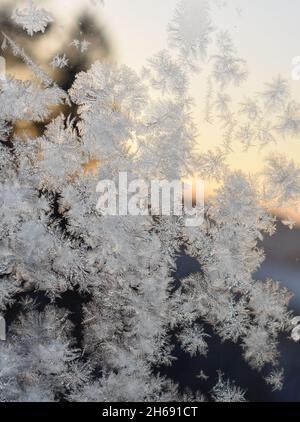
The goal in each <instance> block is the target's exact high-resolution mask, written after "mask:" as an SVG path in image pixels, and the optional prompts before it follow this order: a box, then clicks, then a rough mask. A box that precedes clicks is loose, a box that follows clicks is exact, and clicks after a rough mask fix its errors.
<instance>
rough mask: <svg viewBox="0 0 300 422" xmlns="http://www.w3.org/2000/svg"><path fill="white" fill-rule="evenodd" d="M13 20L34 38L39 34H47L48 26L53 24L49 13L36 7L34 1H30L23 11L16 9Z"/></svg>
mask: <svg viewBox="0 0 300 422" xmlns="http://www.w3.org/2000/svg"><path fill="white" fill-rule="evenodd" d="M12 19H13V20H14V21H15V23H16V24H17V25H19V26H21V27H22V28H23V29H24V30H26V31H27V33H28V34H29V35H30V36H31V37H32V36H33V35H34V34H35V33H37V32H45V29H46V28H47V26H48V24H49V23H51V22H53V19H52V17H51V16H50V15H49V13H48V12H47V11H46V10H45V9H43V8H39V7H37V6H35V4H34V3H33V1H32V0H28V6H27V7H26V8H23V9H18V8H16V9H15V10H14V11H13V14H12Z"/></svg>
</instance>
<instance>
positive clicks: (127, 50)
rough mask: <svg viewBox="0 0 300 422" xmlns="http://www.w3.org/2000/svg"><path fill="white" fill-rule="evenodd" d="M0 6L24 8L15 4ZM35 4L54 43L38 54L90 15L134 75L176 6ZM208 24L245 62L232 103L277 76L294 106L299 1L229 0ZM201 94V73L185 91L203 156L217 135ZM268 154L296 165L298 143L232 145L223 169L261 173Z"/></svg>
mask: <svg viewBox="0 0 300 422" xmlns="http://www.w3.org/2000/svg"><path fill="white" fill-rule="evenodd" d="M0 1H3V2H7V1H8V2H9V3H13V4H24V1H21V0H20V1H13V2H12V1H9V0H0ZM35 1H36V3H37V4H40V5H45V7H47V9H49V10H50V11H51V12H52V14H53V16H54V18H55V22H56V24H57V25H56V29H55V31H56V34H55V35H56V38H55V41H54V42H53V43H52V44H49V41H48V44H47V49H43V48H41V52H42V51H45V52H46V50H47V52H48V53H49V49H50V50H51V49H52V50H53V54H55V53H56V51H55V49H56V43H57V42H61V43H63V39H64V34H66V32H67V29H68V27H74V26H75V27H76V25H78V32H79V31H80V26H79V19H78V16H79V15H80V11H82V10H84V11H87V10H90V12H91V13H92V14H93V16H94V17H97V16H99V22H101V23H102V24H104V27H105V29H106V31H107V33H108V35H109V37H110V38H111V39H112V43H113V45H114V50H115V57H116V60H117V61H119V62H120V63H125V64H126V65H128V66H131V67H133V68H134V69H136V70H140V69H141V67H142V66H143V65H144V64H145V62H146V60H147V59H148V58H149V57H151V56H152V55H153V54H155V53H157V52H158V51H159V50H161V49H163V48H166V47H167V33H166V26H167V24H168V22H169V21H170V20H171V18H172V16H173V11H174V8H175V6H176V4H177V0H105V7H102V6H101V5H100V4H98V5H96V6H95V5H94V3H97V0H40V1H39V0H35ZM211 1H212V2H217V1H218V0H211ZM98 3H100V2H98ZM221 3H222V2H221ZM213 20H214V23H215V26H216V27H217V28H218V29H228V30H229V31H230V33H231V35H232V37H233V40H234V43H235V44H236V47H237V50H238V52H239V55H240V56H241V57H242V58H245V59H246V60H247V65H248V69H249V73H250V76H249V79H248V81H247V82H246V83H245V84H244V85H243V86H242V87H241V88H238V89H232V90H230V91H229V94H230V95H231V96H232V98H233V102H237V103H238V102H239V101H242V100H243V98H244V97H245V96H247V97H251V96H254V95H255V94H256V93H257V92H258V91H261V90H262V89H263V86H264V82H270V81H271V80H272V79H273V77H276V76H278V74H281V75H282V76H283V77H284V78H286V79H287V80H288V81H289V83H290V86H291V91H292V93H293V97H294V98H295V99H296V100H300V81H293V80H292V77H291V73H292V63H291V61H292V58H293V57H294V56H300V25H299V21H300V1H299V0H288V1H286V0H251V1H249V0H229V1H227V7H225V8H222V9H218V8H216V7H214V8H213ZM45 38H46V37H45ZM46 41H47V40H45V42H46ZM41 42H43V41H41ZM51 52H52V51H51ZM45 54H46V53H45ZM206 89H207V87H206V75H205V72H203V73H202V74H200V75H197V76H196V77H195V78H194V79H193V81H192V89H191V91H192V95H193V96H194V97H195V100H196V108H195V114H194V116H195V122H196V124H197V126H198V128H199V139H198V143H199V146H200V148H201V149H203V150H206V149H213V148H215V147H216V146H218V145H220V144H221V140H220V132H219V131H218V130H216V129H215V127H214V126H212V125H209V124H205V123H204V122H203V107H204V100H205V96H206ZM274 151H278V152H284V153H285V154H287V155H288V156H290V157H292V158H293V159H294V160H296V161H298V162H299V164H300V139H280V138H279V139H278V144H276V145H270V146H268V147H265V148H263V149H261V148H259V147H253V148H250V149H249V150H248V151H247V152H244V151H243V150H242V148H241V146H240V145H239V144H238V143H235V144H234V152H233V153H232V154H231V155H230V157H229V164H230V165H231V167H233V168H242V169H243V170H245V171H246V172H251V173H252V172H257V171H260V170H261V169H262V166H263V162H264V158H265V157H266V156H267V155H268V154H269V153H270V152H274Z"/></svg>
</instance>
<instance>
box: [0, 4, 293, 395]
mask: <svg viewBox="0 0 300 422" xmlns="http://www.w3.org/2000/svg"><path fill="white" fill-rule="evenodd" d="M210 3H211V2H209V1H207V0H185V1H184V0H181V1H179V4H178V7H177V9H176V12H175V15H174V19H173V20H172V22H171V23H170V25H169V29H168V31H169V41H170V46H169V49H168V50H163V51H160V52H158V53H157V54H156V55H154V57H152V58H150V59H149V61H148V63H147V64H146V65H145V67H144V69H143V71H142V73H141V74H138V73H137V72H135V71H133V70H131V69H130V68H128V67H126V66H118V65H113V64H108V63H101V62H99V61H98V62H96V63H94V64H93V65H92V67H91V68H90V69H89V70H87V71H86V72H81V73H79V74H77V75H76V78H75V80H74V83H73V85H72V87H71V89H70V90H69V92H68V93H65V92H64V91H63V90H62V89H60V88H59V87H58V86H57V85H56V84H55V83H54V82H53V81H52V80H51V78H49V76H48V75H47V74H45V72H44V71H42V70H41V69H39V67H38V66H36V64H35V63H34V62H33V61H32V60H31V59H30V57H29V56H28V55H27V53H26V52H25V51H24V50H23V49H22V48H21V47H19V46H18V45H17V44H16V43H15V42H14V41H13V39H11V38H10V37H8V35H6V34H4V38H5V40H6V44H7V47H8V48H10V49H11V50H12V51H13V53H14V54H15V55H17V56H18V57H20V58H22V60H23V61H24V62H25V63H26V64H27V65H28V66H29V67H30V68H31V69H32V70H33V72H34V75H35V79H34V80H32V81H27V82H22V81H19V80H16V79H14V78H12V77H11V76H8V75H6V74H3V72H2V73H1V74H0V191H1V195H0V309H1V311H2V314H3V315H4V316H5V315H6V312H9V310H10V309H11V307H13V306H15V305H17V306H18V309H19V313H18V318H17V319H15V320H14V322H13V323H10V324H9V325H8V332H7V340H6V341H0V356H1V360H0V362H1V363H0V398H1V400H2V401H54V400H61V399H66V400H73V401H151V400H152V401H171V400H172V401H174V400H179V401H180V400H182V401H186V400H206V399H208V400H216V401H244V400H245V397H246V398H247V393H246V392H245V391H244V389H243V388H240V387H238V386H236V384H235V383H234V382H233V381H231V380H227V379H226V378H224V375H223V374H222V373H221V372H219V373H218V374H217V375H216V374H213V377H214V378H215V380H216V384H215V386H214V388H213V389H212V390H211V391H210V393H209V394H208V395H207V396H205V397H204V396H203V395H202V392H201V391H199V392H196V393H191V392H189V391H182V389H180V388H179V386H178V385H176V383H175V382H174V381H172V380H171V379H168V378H166V377H163V376H162V375H160V373H159V370H158V368H159V367H161V366H162V365H172V362H173V360H174V357H173V347H174V341H176V342H178V343H179V345H180V347H181V348H182V349H183V350H184V351H185V352H186V353H189V354H190V355H191V356H199V355H204V356H205V355H207V354H209V353H210V350H209V341H210V335H208V333H207V332H206V329H207V326H208V325H209V326H210V327H211V328H212V330H213V332H214V333H215V335H218V336H219V337H220V338H221V339H222V341H232V342H234V343H238V344H240V345H241V347H242V353H243V356H244V358H245V360H246V361H247V362H248V363H249V364H250V365H251V367H253V368H254V370H258V371H260V370H261V369H262V368H263V367H265V365H267V364H269V365H270V366H271V367H272V368H273V369H272V370H271V372H270V374H269V375H268V376H267V377H266V382H267V383H268V384H270V386H271V388H273V389H274V390H278V389H280V388H281V387H282V383H283V372H282V370H281V368H279V367H278V356H279V354H278V350H277V344H278V336H279V335H280V334H281V333H282V332H286V333H287V335H289V334H290V333H291V330H292V329H293V330H294V331H293V338H294V339H299V336H298V337H297V335H296V331H295V330H296V328H297V327H295V324H294V323H293V322H292V315H291V313H290V312H289V311H288V303H289V299H290V297H291V294H290V293H289V292H288V291H287V290H286V289H284V288H282V287H281V286H280V283H279V282H276V281H273V280H256V279H254V277H253V274H254V273H255V271H256V270H257V269H258V268H259V267H260V265H261V263H262V262H263V260H264V252H263V250H262V249H261V248H260V246H259V242H260V241H261V240H262V238H263V236H265V235H271V234H273V233H274V232H275V229H276V227H275V218H274V217H273V216H272V215H271V213H270V212H269V211H268V210H270V209H272V208H274V207H275V206H281V205H282V204H284V205H285V206H287V205H288V204H289V203H292V204H295V203H297V202H298V201H299V197H300V176H299V172H300V169H299V168H298V167H297V165H296V164H295V163H294V162H289V161H288V160H287V159H286V158H285V157H284V156H280V155H273V156H272V157H269V159H268V161H267V163H266V168H265V171H264V174H261V175H259V177H258V176H257V177H256V179H255V183H254V179H253V178H251V177H250V176H248V175H246V174H244V173H243V172H241V171H230V170H229V168H228V165H227V163H226V159H227V156H228V154H229V152H230V148H231V145H232V141H233V140H234V139H238V140H239V141H240V142H241V143H242V144H243V145H244V147H245V148H248V147H250V146H251V145H252V144H253V143H259V144H266V143H269V142H273V141H274V140H275V138H276V137H280V136H290V135H292V136H298V135H299V132H300V125H299V116H298V108H299V106H298V104H297V103H295V101H294V100H293V99H292V98H291V96H290V95H291V94H290V92H289V89H288V86H287V84H286V82H285V81H283V80H282V79H281V78H278V79H276V80H274V82H272V83H269V84H268V85H267V86H266V88H265V91H264V92H262V93H261V94H260V95H259V96H258V97H257V98H256V97H253V98H252V99H251V98H249V99H245V101H244V102H243V103H242V104H238V107H234V106H233V105H232V102H233V100H232V99H231V98H230V96H229V94H228V92H226V89H227V88H228V87H230V86H231V85H239V84H241V83H242V82H243V81H244V80H245V78H246V76H247V70H246V64H245V61H244V60H243V59H241V58H239V57H238V55H237V52H236V50H235V47H234V45H233V42H232V40H231V38H230V35H229V34H228V33H224V32H221V33H219V32H218V31H217V30H216V29H215V28H214V25H213V22H212V13H211V10H213V5H211V4H210ZM13 18H14V20H15V21H16V23H17V24H19V25H21V26H22V27H23V28H24V29H25V30H26V31H27V32H28V33H29V34H30V35H33V34H34V33H35V32H38V31H43V30H44V29H45V27H46V25H47V23H48V22H50V18H49V16H48V15H47V14H46V12H45V11H43V9H38V8H35V6H33V4H32V3H31V2H30V6H29V8H28V9H26V10H25V11H20V10H16V11H15V12H14V15H13ZM214 40H215V41H216V42H215V43H214V42H213V41H214ZM213 46H215V47H216V50H214V47H213ZM211 49H212V51H211ZM3 54H4V55H5V52H4V53H3ZM64 58H65V56H63V57H60V56H56V57H55V58H54V60H53V65H54V66H58V67H62V65H65V64H67V63H66V62H65V60H64ZM1 63H3V61H2V62H1ZM198 65H201V67H204V66H206V67H207V68H208V69H209V72H210V77H209V81H210V84H211V88H212V89H210V90H209V94H208V100H209V103H210V105H211V115H212V118H213V119H214V120H215V121H216V122H217V123H216V124H219V125H220V127H221V128H222V131H223V138H222V139H220V146H219V147H218V148H217V149H216V150H210V151H208V152H206V153H199V151H198V150H197V149H196V148H195V145H196V139H197V136H198V133H197V129H196V126H195V123H194V119H193V116H192V111H193V107H194V105H193V100H192V98H191V97H190V90H189V86H190V78H191V76H192V75H193V73H194V72H197V68H198ZM8 71H9V69H8ZM62 104H64V105H65V106H68V105H76V106H77V107H78V114H77V116H75V115H73V116H72V115H70V116H67V117H65V116H64V115H63V114H58V115H56V116H53V115H52V114H51V113H53V110H54V109H55V107H56V109H57V107H59V106H60V105H62ZM50 117H51V120H50V122H49V120H48V119H49V118H50ZM20 119H21V120H26V121H32V122H42V123H44V124H45V130H44V131H43V133H42V134H41V135H40V136H38V137H29V136H27V137H24V136H23V137H22V136H20V135H19V136H17V135H15V134H14V129H13V128H14V124H15V123H16V121H17V120H20ZM276 119H278V121H276ZM122 171H126V172H127V173H128V178H129V180H133V179H136V178H144V179H145V180H150V179H152V178H160V179H165V180H172V179H174V178H183V177H188V176H190V175H193V174H194V173H195V172H198V173H199V174H200V175H201V177H202V178H203V179H211V180H215V181H218V182H219V188H218V189H217V192H216V195H215V196H214V198H213V199H211V200H209V201H208V202H207V204H206V207H205V221H204V223H203V225H202V226H200V227H186V226H185V225H184V222H183V221H182V219H181V218H179V217H176V216H170V217H162V216H161V217H159V216H149V215H147V216H139V217H128V216H126V217H124V216H115V217H113V216H107V215H103V213H101V210H100V211H99V210H97V209H96V204H97V200H98V194H97V183H98V181H99V180H102V179H110V180H117V179H118V174H119V172H122ZM266 203H267V206H266ZM182 247H185V249H186V253H188V254H189V255H190V256H192V257H194V258H195V259H197V260H198V262H199V264H200V266H201V272H199V273H196V274H193V275H190V276H188V277H187V278H185V279H183V280H181V281H180V284H179V285H175V283H174V279H173V276H172V274H173V271H174V269H175V268H176V259H177V256H178V254H179V253H180V250H181V249H182ZM68 294H73V295H75V296H76V297H77V298H78V300H79V302H80V304H81V308H80V309H81V310H80V315H79V316H78V318H79V320H80V321H79V322H78V321H77V324H79V331H80V333H79V334H78V327H77V329H76V330H75V329H74V326H73V324H72V321H73V319H72V315H71V314H70V313H68V311H67V310H65V309H63V308H62V303H63V301H62V298H63V297H64V296H65V295H68ZM41 297H42V298H43V301H42V303H40V302H39V298H41ZM43 303H47V306H45V304H43ZM174 338H175V340H174ZM205 372H206V371H205V368H204V371H202V372H201V374H200V376H201V377H202V378H203V379H206V378H207V376H206V375H205ZM200 376H199V378H200Z"/></svg>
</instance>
